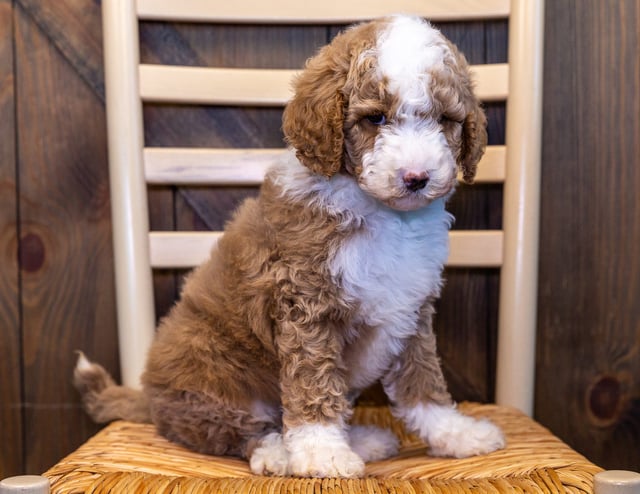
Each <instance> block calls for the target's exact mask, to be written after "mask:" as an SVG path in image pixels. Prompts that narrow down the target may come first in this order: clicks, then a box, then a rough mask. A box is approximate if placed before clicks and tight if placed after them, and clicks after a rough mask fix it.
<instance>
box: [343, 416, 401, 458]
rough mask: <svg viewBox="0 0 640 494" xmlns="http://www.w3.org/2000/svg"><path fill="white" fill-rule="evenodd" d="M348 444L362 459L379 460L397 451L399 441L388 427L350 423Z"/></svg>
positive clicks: (389, 456)
mask: <svg viewBox="0 0 640 494" xmlns="http://www.w3.org/2000/svg"><path fill="white" fill-rule="evenodd" d="M349 445H350V446H351V449H353V451H354V452H355V453H356V454H357V455H358V456H360V458H362V460H363V461H365V462H369V461H381V460H386V459H387V458H391V457H392V456H395V455H396V454H397V453H398V445H399V441H398V438H397V437H396V435H395V434H394V433H393V432H391V431H390V430H389V429H381V428H380V427H375V426H372V425H352V426H351V427H350V428H349Z"/></svg>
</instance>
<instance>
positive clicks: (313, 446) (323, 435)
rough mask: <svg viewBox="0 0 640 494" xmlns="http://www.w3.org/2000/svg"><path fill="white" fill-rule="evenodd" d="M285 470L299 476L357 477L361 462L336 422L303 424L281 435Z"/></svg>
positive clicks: (360, 473) (360, 472) (360, 469)
mask: <svg viewBox="0 0 640 494" xmlns="http://www.w3.org/2000/svg"><path fill="white" fill-rule="evenodd" d="M284 444H285V447H286V449H287V452H288V454H289V471H290V473H291V474H293V475H296V476H299V477H360V476H362V474H363V473H364V462H363V461H362V458H360V457H359V456H358V455H357V454H356V453H354V452H353V451H352V450H351V448H350V447H349V443H348V441H347V435H346V433H345V431H344V430H343V428H341V427H338V426H337V425H322V424H307V425H302V426H299V427H294V428H291V429H289V430H288V431H287V432H286V433H285V435H284Z"/></svg>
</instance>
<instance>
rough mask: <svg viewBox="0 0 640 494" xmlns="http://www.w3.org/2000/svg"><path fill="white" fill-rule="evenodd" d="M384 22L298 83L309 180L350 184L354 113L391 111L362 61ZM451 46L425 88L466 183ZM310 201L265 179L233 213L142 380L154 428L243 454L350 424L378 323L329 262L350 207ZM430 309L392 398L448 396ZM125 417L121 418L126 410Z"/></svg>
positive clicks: (358, 135) (362, 136)
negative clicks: (359, 374) (303, 428)
mask: <svg viewBox="0 0 640 494" xmlns="http://www.w3.org/2000/svg"><path fill="white" fill-rule="evenodd" d="M388 22H389V21H388V20H379V21H376V22H372V23H369V24H365V25H361V26H358V27H356V28H353V29H349V30H347V31H345V32H344V33H343V34H341V35H338V36H337V37H336V38H335V39H334V41H333V42H332V43H331V44H330V45H329V46H327V47H325V48H323V49H322V50H321V51H320V52H319V54H318V55H317V56H315V57H314V58H312V59H311V60H309V62H308V63H307V65H306V69H305V70H304V72H303V73H302V75H301V76H300V77H299V78H298V79H297V80H296V82H295V96H294V97H293V99H292V100H291V102H290V103H289V104H288V105H287V107H286V109H285V112H284V117H283V130H284V133H285V136H286V140H287V142H288V143H289V144H290V145H291V147H292V148H293V149H294V150H295V153H296V155H297V157H298V159H299V160H300V162H301V163H303V164H304V165H305V166H306V167H308V168H309V169H310V170H311V171H312V172H313V173H315V174H320V175H324V176H326V177H332V176H334V175H336V174H339V173H342V174H345V175H355V176H356V177H357V175H358V173H359V170H360V169H361V164H360V162H361V159H362V155H363V153H364V151H365V150H366V149H368V148H370V147H371V146H372V143H373V141H374V140H375V136H376V129H375V128H374V127H373V126H371V125H369V124H367V122H365V121H364V120H363V117H364V116H366V115H370V114H371V113H375V112H376V111H379V112H388V113H392V112H393V111H394V105H397V104H398V102H397V100H396V97H395V95H393V94H391V93H390V92H389V91H388V90H387V85H386V81H380V80H378V79H377V78H376V77H375V74H374V70H373V69H374V67H375V64H376V60H375V57H369V58H367V57H364V58H362V57H360V58H359V55H360V54H361V53H363V52H365V51H366V50H367V49H368V48H370V47H372V46H373V45H374V44H375V39H376V36H377V33H378V32H379V31H380V30H381V29H383V28H384V26H385V25H386V23H388ZM450 50H451V54H452V56H451V57H449V58H448V59H447V60H445V65H444V67H445V69H444V70H440V71H437V72H434V73H433V74H432V83H431V84H432V86H431V87H430V91H431V92H432V94H433V95H434V100H435V101H436V102H440V103H437V104H435V105H434V108H433V109H432V110H431V111H432V112H433V115H428V116H429V117H432V118H435V117H436V116H439V115H436V114H438V112H440V113H444V117H445V120H444V123H443V129H444V130H443V132H444V133H445V136H446V138H447V142H448V144H449V146H450V148H451V150H452V152H453V153H454V156H455V158H456V161H457V163H458V166H459V167H460V169H461V170H462V172H463V176H464V179H465V180H467V181H472V180H473V176H474V175H475V169H476V163H477V161H478V160H479V158H480V156H481V154H482V152H483V150H484V146H485V144H486V133H485V117H484V114H483V112H482V110H481V109H480V107H479V104H478V101H477V100H476V98H475V96H474V95H473V92H472V86H471V82H470V78H469V74H468V68H467V65H466V62H465V61H464V58H463V56H462V55H461V54H459V53H458V52H457V50H455V48H454V47H453V46H451V47H450ZM445 102H446V104H445ZM313 193H314V192H313V191H309V195H308V197H304V198H298V197H295V198H294V197H291V196H288V195H287V194H286V193H284V192H283V189H282V186H281V185H280V182H279V179H278V177H277V176H275V175H274V174H273V172H271V173H270V174H268V175H267V177H266V179H265V182H264V184H263V187H262V189H261V193H260V196H259V197H258V198H257V199H250V200H248V201H247V202H245V203H244V204H243V205H242V206H241V207H240V209H239V210H238V211H237V212H236V214H235V215H234V217H233V219H232V220H231V221H230V222H229V223H228V225H227V227H226V229H225V234H224V236H223V237H222V239H221V240H220V242H219V243H218V245H217V247H216V248H214V250H213V251H212V253H211V258H210V259H209V260H208V261H207V262H206V263H205V264H204V265H202V266H200V267H199V268H197V269H196V270H194V271H193V273H192V274H190V276H189V277H188V279H187V280H186V283H185V285H184V289H183V291H182V294H181V297H180V301H179V302H178V303H177V304H176V306H175V307H174V308H173V309H172V311H171V312H170V314H169V315H168V316H167V317H165V318H164V319H163V320H162V321H161V323H160V326H159V328H158V334H157V338H156V340H155V342H154V343H153V346H152V348H151V350H150V352H149V356H148V360H147V365H146V371H145V373H144V375H143V384H144V396H145V399H146V400H148V403H149V410H150V417H151V420H152V421H153V422H154V423H155V424H156V425H157V427H158V430H159V431H160V433H161V434H163V435H165V436H166V437H168V438H169V439H171V440H173V441H176V442H178V443H181V444H184V445H186V446H188V447H189V448H192V449H195V450H198V451H201V452H206V453H212V454H218V455H222V454H231V455H240V456H246V455H247V454H248V448H252V447H253V446H254V445H255V443H256V440H258V439H259V438H260V437H262V436H263V435H265V434H267V433H269V432H271V431H276V430H282V429H283V427H284V429H285V430H286V429H289V428H292V427H296V426H298V425H301V424H307V423H328V424H341V423H343V422H344V421H346V420H347V419H348V418H349V416H350V414H351V398H352V397H353V396H354V395H355V394H357V392H358V391H359V390H353V389H349V381H350V373H352V372H355V371H354V369H353V368H352V367H351V365H350V364H351V363H352V362H356V361H361V360H362V358H361V355H360V353H361V352H362V351H363V350H362V348H366V345H364V346H359V342H360V343H362V342H366V341H367V339H368V338H372V337H373V334H372V331H373V329H372V328H369V327H367V326H366V325H364V324H362V323H356V322H355V321H357V320H358V314H359V312H358V311H359V305H358V304H357V303H354V302H353V301H349V300H348V299H347V297H345V294H344V289H343V287H342V286H341V285H340V282H339V280H336V279H335V278H334V277H333V276H332V274H331V272H330V268H329V262H328V261H329V256H330V255H331V253H333V252H336V251H337V250H339V249H340V248H341V246H342V245H343V244H344V243H345V242H346V241H347V239H349V238H350V237H351V236H353V235H355V234H356V233H357V232H359V231H361V229H362V228H363V226H362V224H361V222H359V221H356V220H353V219H350V216H349V212H348V211H344V212H328V211H327V210H325V209H323V208H322V207H321V206H320V205H318V204H314V203H313V202H312V199H313V197H312V196H313ZM433 296H437V293H434V294H433ZM432 314H433V299H432V297H429V298H428V299H427V300H425V301H424V304H423V306H422V308H421V309H420V310H419V320H418V323H417V325H416V328H415V334H414V335H413V336H411V337H410V338H409V340H408V341H407V342H406V345H405V350H404V352H403V353H402V354H400V356H399V357H398V364H397V365H395V366H394V367H393V369H392V370H387V372H386V373H385V374H384V375H383V376H380V377H382V379H383V382H384V384H385V387H386V388H387V390H388V391H389V390H393V396H391V398H392V400H393V401H394V402H395V403H396V404H400V405H406V406H411V405H413V404H415V403H416V402H418V401H420V400H430V401H433V402H436V403H441V404H447V403H450V402H451V398H450V396H449V394H448V392H447V389H446V384H445V382H444V379H443V377H442V373H441V371H440V364H439V361H438V358H437V355H436V347H435V337H434V335H433V332H432V328H431V318H432ZM371 358H375V356H371ZM96 368H99V366H95V367H94V369H93V371H92V372H93V375H94V376H95V375H96V372H97V375H99V376H102V378H101V379H102V382H100V379H98V382H96V380H95V379H93V380H92V379H91V378H89V377H87V378H86V382H83V378H82V375H80V376H79V378H78V379H77V384H78V386H79V387H80V388H81V390H82V391H83V393H84V395H85V400H86V401H87V402H90V403H92V404H95V403H96V402H101V401H105V400H106V401H109V398H108V397H107V396H106V395H105V389H107V390H108V389H114V384H113V383H110V382H107V381H108V379H109V378H108V375H106V373H105V374H100V372H99V371H97V370H96ZM80 374H82V373H80ZM89 374H90V373H89ZM87 375H88V374H87ZM89 408H90V411H91V408H92V407H89ZM93 409H95V406H93ZM114 415H117V413H113V410H112V411H111V413H110V414H108V415H107V416H105V415H104V414H102V415H101V414H94V417H95V418H97V419H105V417H106V418H107V419H111V418H113V417H114ZM120 416H122V417H125V418H127V417H128V415H127V411H126V410H124V409H123V410H122V411H121V414H120ZM142 419H144V416H143V417H142Z"/></svg>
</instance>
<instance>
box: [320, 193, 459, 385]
mask: <svg viewBox="0 0 640 494" xmlns="http://www.w3.org/2000/svg"><path fill="white" fill-rule="evenodd" d="M450 218H451V217H450V216H449V214H448V213H447V212H446V211H445V210H444V201H443V200H438V201H436V202H433V203H432V204H430V205H429V206H428V207H427V208H423V209H421V210H418V211H414V212H406V213H403V212H398V211H394V210H391V209H389V208H386V207H384V206H382V205H380V206H379V208H378V210H377V211H375V212H372V213H370V214H368V215H366V216H365V218H364V220H363V227H362V228H361V229H360V230H359V231H358V232H357V233H356V234H354V235H352V236H351V237H349V238H348V239H346V240H345V242H344V243H343V244H342V245H341V246H340V249H339V250H337V252H336V253H335V255H334V256H333V258H332V259H331V261H330V270H331V273H332V275H333V276H334V277H335V279H336V280H339V283H340V285H341V287H342V288H343V290H344V293H345V297H346V298H347V300H349V301H353V302H354V304H357V306H358V307H359V315H358V319H356V320H355V321H354V324H355V325H358V324H364V325H366V326H367V327H369V328H370V330H371V331H373V332H374V334H373V335H370V336H369V337H368V338H365V339H362V340H356V341H354V342H353V343H352V344H353V346H354V347H357V349H354V352H355V354H356V355H358V357H357V359H358V360H353V359H352V357H351V356H349V355H348V354H349V349H347V357H346V359H347V360H348V361H349V366H350V369H349V371H350V383H349V384H350V385H351V386H352V387H354V388H360V389H362V388H364V387H366V386H368V385H370V384H371V383H372V382H374V381H375V380H376V379H378V378H380V377H381V376H382V375H383V374H384V372H385V371H386V370H387V369H388V368H389V365H390V363H391V361H392V360H393V358H394V357H396V356H398V355H399V354H400V353H401V352H402V350H403V349H404V344H405V341H406V339H407V338H408V337H410V336H411V335H413V334H414V333H415V332H416V329H417V321H418V313H419V310H420V308H421V306H422V304H423V303H424V301H425V300H426V299H427V298H428V297H429V296H434V297H435V296H437V295H438V293H439V292H440V287H441V271H442V268H443V265H444V262H445V261H446V259H447V256H448V251H449V237H448V230H449V222H450ZM363 345H368V347H367V348H363Z"/></svg>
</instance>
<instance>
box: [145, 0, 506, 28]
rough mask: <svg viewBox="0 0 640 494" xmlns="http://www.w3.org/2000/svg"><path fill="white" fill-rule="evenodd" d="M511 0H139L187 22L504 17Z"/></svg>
mask: <svg viewBox="0 0 640 494" xmlns="http://www.w3.org/2000/svg"><path fill="white" fill-rule="evenodd" d="M509 9H510V2H509V0H456V1H454V2H452V1H451V0H429V1H425V0H395V1H393V2H389V1H388V0H349V1H348V2H345V1H340V0H327V1H324V2H301V1H299V0H270V1H268V2H265V1H264V0H236V1H233V2H215V1H211V0H180V1H176V0H138V1H137V12H138V17H139V18H140V19H146V20H168V19H175V20H180V21H187V22H220V23H230V24H241V23H259V24H266V23H274V24H282V23H296V24H332V23H348V22H355V21H362V20H366V19H370V18H373V17H379V16H383V15H389V14H393V13H397V12H403V13H407V14H415V15H420V16H423V17H426V18H429V19H432V20H437V21H451V20H473V19H483V18H484V19H491V18H505V17H507V16H508V15H509Z"/></svg>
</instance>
